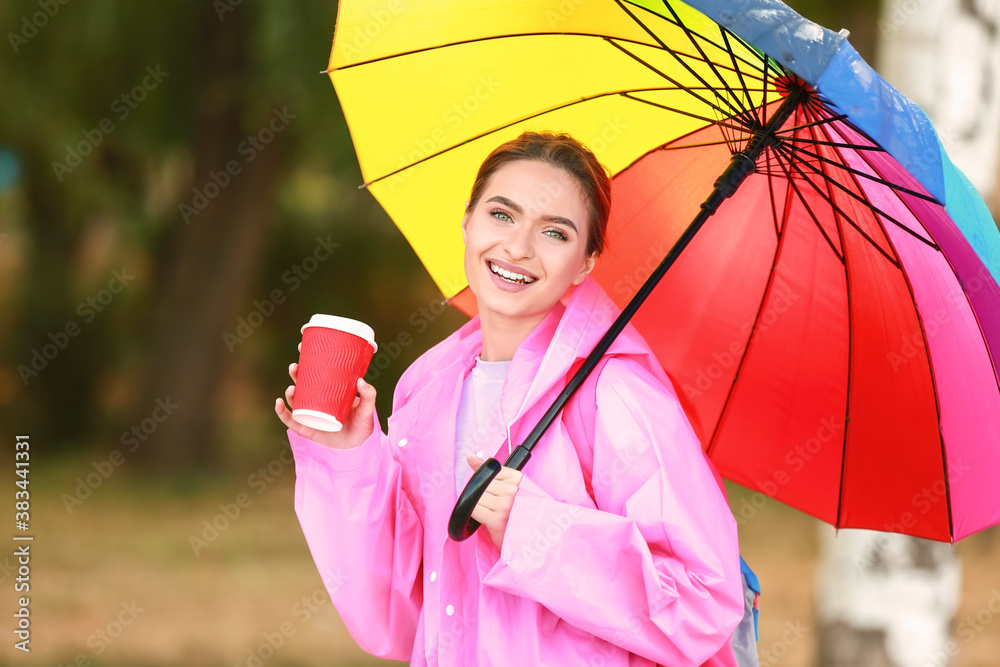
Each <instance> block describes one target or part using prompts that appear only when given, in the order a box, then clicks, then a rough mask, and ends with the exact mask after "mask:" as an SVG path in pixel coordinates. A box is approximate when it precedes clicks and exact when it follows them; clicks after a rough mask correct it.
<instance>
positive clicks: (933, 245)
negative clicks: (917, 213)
mask: <svg viewBox="0 0 1000 667" xmlns="http://www.w3.org/2000/svg"><path fill="white" fill-rule="evenodd" d="M781 148H782V149H783V150H785V149H787V147H785V146H782V147H781ZM799 162H801V163H802V164H804V165H805V166H807V167H809V168H810V169H812V170H813V172H815V173H817V174H819V175H820V176H823V177H824V178H826V176H825V174H823V172H822V171H821V170H820V169H819V168H817V167H815V166H813V165H812V164H810V163H809V162H808V161H806V160H801V161H799ZM795 166H796V169H797V170H798V171H799V173H802V174H803V176H805V173H804V172H802V170H801V169H798V165H797V164H796V165H795ZM806 180H808V179H806ZM831 182H832V183H833V185H836V186H837V187H838V188H840V189H841V190H843V191H844V192H845V193H847V194H848V195H849V196H850V197H852V198H854V199H856V200H858V201H859V202H861V203H862V204H864V205H865V206H867V207H868V208H870V209H871V210H872V211H874V212H875V213H878V214H879V215H880V216H882V217H883V218H885V219H886V220H888V221H889V222H891V223H892V224H894V225H896V226H897V227H899V228H900V229H902V230H903V231H905V232H906V233H907V234H910V235H911V236H913V238H915V239H918V240H920V242H921V243H924V244H926V245H928V246H930V247H931V248H934V249H935V250H940V248H939V247H938V245H937V244H936V243H934V242H933V241H928V240H927V239H925V238H924V237H923V236H921V235H920V234H918V233H916V232H915V231H913V230H912V229H910V228H909V227H907V226H906V225H904V224H903V223H901V222H899V221H898V220H896V219H895V218H894V217H892V216H891V215H889V214H888V213H886V212H885V211H883V210H882V209H880V208H879V207H878V206H875V205H874V204H872V203H871V201H869V200H868V199H867V198H866V197H862V196H860V195H858V194H857V193H856V192H854V191H853V190H851V189H849V188H847V187H846V186H844V185H843V184H842V183H840V182H839V181H837V180H835V179H834V180H831ZM855 183H857V181H856V180H855ZM858 189H859V190H862V188H861V185H860V184H858ZM831 205H834V204H833V203H832V202H831ZM848 219H850V218H849V217H848ZM858 231H859V232H860V231H861V230H860V229H859V230H858ZM861 233H862V234H864V232H861ZM864 236H865V238H869V237H868V235H867V234H864ZM869 240H870V239H869ZM876 245H877V244H876Z"/></svg>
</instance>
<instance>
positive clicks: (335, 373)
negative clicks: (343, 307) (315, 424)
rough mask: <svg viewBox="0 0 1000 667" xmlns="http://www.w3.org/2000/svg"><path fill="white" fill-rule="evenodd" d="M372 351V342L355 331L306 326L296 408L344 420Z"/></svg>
mask: <svg viewBox="0 0 1000 667" xmlns="http://www.w3.org/2000/svg"><path fill="white" fill-rule="evenodd" d="M372 354H374V350H373V349H372V346H371V344H369V343H368V341H366V340H365V339H363V338H360V337H358V336H355V335H354V334H350V333H347V332H345V331H339V330H337V329H328V328H326V327H308V328H307V329H306V330H305V331H304V332H303V333H302V351H301V352H299V370H298V375H297V379H296V383H295V409H296V410H316V411H318V412H323V413H325V414H328V415H332V416H334V417H336V418H337V419H338V420H339V421H340V422H341V423H344V421H345V420H346V419H347V415H348V414H349V413H350V411H351V405H352V404H353V403H354V397H355V396H357V394H358V391H357V382H358V378H359V377H362V376H363V375H364V374H365V371H366V370H368V364H369V362H370V361H371V359H372Z"/></svg>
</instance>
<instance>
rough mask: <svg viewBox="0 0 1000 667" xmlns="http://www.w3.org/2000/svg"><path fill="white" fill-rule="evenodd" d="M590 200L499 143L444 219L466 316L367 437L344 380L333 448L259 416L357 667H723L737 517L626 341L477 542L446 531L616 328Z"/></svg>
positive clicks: (737, 599)
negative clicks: (471, 486)
mask: <svg viewBox="0 0 1000 667" xmlns="http://www.w3.org/2000/svg"><path fill="white" fill-rule="evenodd" d="M610 192H611V186H610V182H609V180H608V177H607V174H606V173H605V171H604V169H603V167H601V165H600V164H599V163H598V162H597V160H596V158H595V157H594V155H593V154H592V153H591V152H590V151H589V150H587V149H586V148H585V147H583V146H582V145H581V144H579V143H578V142H576V141H575V140H573V139H572V138H570V137H568V136H566V135H553V134H549V133H544V134H536V133H525V134H523V135H521V136H520V137H518V138H517V139H516V140H514V141H511V142H508V143H506V144H503V145H501V146H500V147H498V148H497V149H496V150H495V151H494V152H493V153H491V154H490V156H489V157H488V158H487V159H486V161H485V162H484V163H483V165H482V166H481V167H480V170H479V174H478V175H477V178H476V181H475V184H474V186H473V189H472V194H471V197H470V200H469V202H468V203H467V205H466V211H465V215H464V217H463V219H462V236H463V240H464V242H465V272H466V276H467V278H468V281H469V287H470V288H471V290H472V292H473V294H474V295H475V297H476V303H477V306H478V315H477V316H476V317H474V318H473V319H472V320H470V321H469V322H468V323H466V324H465V325H464V326H462V327H461V328H460V329H459V330H458V331H456V332H455V333H454V334H452V335H451V336H449V337H448V338H447V339H445V340H444V341H442V342H441V343H439V344H438V345H436V346H435V347H433V348H432V349H431V350H429V351H428V352H426V353H424V354H423V355H422V356H421V357H420V358H419V359H417V361H415V362H414V363H413V365H412V366H410V367H409V368H408V369H407V370H406V372H405V373H404V374H403V375H402V377H401V378H400V380H399V383H398V384H397V386H396V391H395V394H394V397H393V413H392V415H391V416H390V417H389V433H388V435H386V434H383V433H382V431H381V428H379V427H378V420H377V418H376V416H375V414H374V413H375V407H374V406H375V389H374V388H373V387H371V386H369V385H368V384H366V383H365V382H364V380H359V381H358V392H359V394H360V398H359V399H358V400H357V401H356V403H355V407H354V408H353V411H352V413H351V416H350V417H349V419H348V422H347V423H346V425H345V428H344V430H343V431H341V432H339V433H322V432H318V431H314V430H311V429H309V428H307V427H305V426H302V425H300V424H298V423H296V422H295V421H294V420H293V419H292V417H291V413H290V411H289V409H288V407H286V406H285V404H284V402H282V401H281V399H278V400H277V402H276V404H275V411H276V412H277V414H278V416H279V417H280V418H281V420H282V421H283V422H284V423H285V424H286V425H287V426H288V428H289V431H288V435H289V440H290V442H291V446H292V451H293V453H294V456H295V463H296V474H297V480H296V488H295V509H296V513H297V515H298V517H299V521H300V522H301V524H302V529H303V532H304V534H305V537H306V541H307V542H308V544H309V548H310V550H311V552H312V555H313V558H314V560H315V561H316V564H317V567H318V568H319V570H320V573H321V574H322V575H323V578H324V581H325V582H326V584H327V589H328V591H329V593H330V597H331V599H332V600H333V603H334V605H335V606H336V608H337V610H338V612H339V613H340V615H341V617H342V618H343V620H344V623H345V624H346V625H347V628H348V630H349V631H350V633H351V635H352V637H354V639H355V641H357V642H358V644H359V645H360V646H361V647H362V648H363V649H364V650H366V651H368V652H369V653H372V654H374V655H377V656H380V657H384V658H389V659H397V660H411V664H412V665H442V666H443V665H456V666H458V665H463V666H466V665H529V664H530V665H560V666H563V665H631V666H635V665H653V664H663V665H670V666H672V667H676V666H679V665H701V664H705V665H734V664H735V661H734V658H733V653H732V649H731V648H730V645H729V639H730V636H731V634H732V631H733V628H734V627H735V626H736V625H737V623H738V621H739V620H740V618H741V617H742V614H743V595H742V583H741V578H740V568H739V554H738V549H737V539H736V522H735V520H734V518H733V516H732V514H731V512H730V511H729V508H728V505H727V504H726V501H725V497H724V494H723V491H722V490H721V483H720V480H719V479H718V477H717V476H716V475H715V474H714V471H713V469H712V468H711V466H710V464H709V463H708V461H707V459H706V458H705V456H704V454H703V452H702V450H701V447H700V446H699V443H698V441H697V438H696V437H695V435H694V433H693V431H692V430H691V426H690V425H689V423H688V421H687V419H686V418H685V416H684V413H683V411H682V410H681V407H680V404H679V402H678V400H677V397H676V394H675V393H674V390H673V388H672V386H671V384H670V381H669V380H668V378H667V377H666V375H665V374H664V372H663V370H662V368H660V366H659V364H658V363H657V361H656V359H655V357H654V356H653V354H652V352H651V351H650V349H649V347H648V346H647V345H646V343H645V341H643V340H642V338H641V337H640V336H639V335H638V333H637V332H636V331H635V330H634V329H633V328H632V327H631V326H629V327H627V328H626V330H625V331H624V332H623V333H622V335H620V336H619V337H618V339H617V340H616V341H615V343H614V344H613V345H612V347H611V348H610V350H609V351H608V353H607V354H606V357H607V361H605V362H603V365H602V366H601V367H599V371H600V372H599V374H598V372H597V371H595V373H593V374H592V375H591V377H590V378H588V382H587V383H585V384H584V385H583V387H581V389H580V390H578V392H577V394H576V396H575V397H574V398H573V400H572V401H571V403H570V406H568V407H567V408H566V409H565V410H564V414H563V419H562V421H557V422H555V423H553V425H552V426H551V427H550V428H549V430H548V431H547V432H546V434H545V436H544V437H543V438H542V441H541V442H539V443H538V445H537V447H535V449H534V450H533V452H532V454H533V456H532V460H531V462H530V463H529V464H528V465H527V466H526V468H525V470H524V471H523V472H520V471H516V470H511V469H509V468H504V469H503V470H501V472H500V473H499V474H498V475H497V477H496V478H495V479H494V480H493V481H492V482H491V484H490V486H489V488H488V489H487V492H486V493H485V494H484V495H483V497H482V499H481V500H480V502H479V504H478V506H477V507H476V510H475V512H474V513H473V515H472V516H473V518H474V519H476V520H477V521H479V522H480V523H481V524H482V526H483V527H482V528H481V529H480V530H479V531H478V532H477V533H476V534H475V535H474V536H473V537H472V538H471V539H469V540H467V541H465V542H455V541H453V540H451V539H450V538H449V537H448V536H447V523H448V518H449V516H450V515H451V510H452V508H453V506H454V504H455V500H456V498H457V497H458V494H459V492H460V491H461V489H462V488H463V487H464V485H465V483H466V481H467V480H468V478H469V477H470V476H471V475H472V472H473V470H474V469H475V468H477V467H478V466H479V465H480V464H481V463H482V461H483V460H484V459H485V458H486V456H494V457H495V458H497V459H499V460H500V461H503V460H505V459H506V455H507V453H508V452H509V451H510V450H511V449H512V447H514V446H516V445H517V444H518V443H519V442H520V441H521V440H522V439H523V438H524V437H525V435H526V434H527V433H528V432H529V431H530V430H531V428H532V427H533V426H534V425H535V424H536V423H537V422H538V420H539V417H540V416H541V415H542V414H543V413H544V412H545V410H546V409H547V408H548V407H549V405H550V404H551V403H552V400H553V399H554V398H555V396H556V395H557V394H558V393H559V392H560V391H561V390H562V389H563V387H564V386H565V384H566V381H567V380H568V376H569V373H570V369H571V368H572V367H573V364H574V363H578V362H579V360H581V359H582V358H584V357H585V356H586V355H587V353H588V352H589V351H590V350H591V349H593V347H594V344H595V343H596V342H597V340H598V339H599V337H600V336H601V334H602V333H603V332H604V331H605V330H606V329H607V326H608V324H610V322H612V321H613V319H614V317H616V316H617V314H618V311H617V309H616V308H615V306H614V304H613V303H612V302H611V301H610V299H609V298H608V297H607V295H606V294H605V293H604V292H603V291H602V290H601V288H600V287H599V286H598V285H597V283H596V282H595V281H594V280H593V279H592V278H590V277H589V275H588V274H589V273H590V271H591V270H592V269H593V267H594V263H595V262H596V260H597V257H598V256H599V254H600V252H601V251H602V249H603V244H604V235H605V229H606V226H607V220H608V215H609V211H610ZM289 370H290V374H291V376H292V379H293V380H294V379H295V371H296V369H295V364H292V366H291V367H290V369H289ZM285 397H286V400H287V401H288V403H289V405H290V404H291V403H292V400H293V398H294V387H289V388H288V389H287V390H286V392H285Z"/></svg>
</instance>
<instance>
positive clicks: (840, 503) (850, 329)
mask: <svg viewBox="0 0 1000 667" xmlns="http://www.w3.org/2000/svg"><path fill="white" fill-rule="evenodd" d="M817 132H824V133H825V131H824V130H817V129H816V128H815V127H810V128H809V134H810V135H811V136H813V137H814V138H815V136H816V133H817ZM807 180H809V179H807ZM824 180H825V181H826V188H827V194H826V200H827V201H828V202H831V204H832V202H833V191H832V189H831V186H830V180H831V179H829V178H825V179H824ZM810 184H812V185H813V186H814V187H815V184H813V183H812V181H811V180H810ZM817 189H818V188H817ZM820 196H823V193H822V192H820ZM832 208H833V211H834V223H835V227H836V229H837V237H838V238H839V239H840V247H841V248H842V249H843V257H842V259H841V262H842V266H843V267H844V290H845V294H846V295H847V391H846V395H845V396H844V441H843V446H842V447H841V449H840V452H841V453H840V480H839V482H840V483H839V484H838V487H839V488H838V489H837V517H836V524H835V525H836V527H837V528H838V529H839V528H840V525H841V523H842V513H843V507H844V490H845V489H846V488H847V483H846V470H847V433H848V429H849V428H850V422H851V378H852V375H851V373H852V369H853V366H854V363H853V357H852V352H853V348H854V314H853V312H852V310H851V298H850V296H851V279H850V270H849V269H848V266H847V244H846V243H845V239H844V226H843V224H841V223H839V221H838V217H844V218H845V219H846V220H847V221H848V222H849V223H850V224H851V226H852V227H855V229H857V225H856V224H855V223H854V221H853V220H851V219H850V217H847V216H842V213H841V211H840V210H839V208H838V207H837V206H836V205H833V207H832ZM873 245H874V247H875V248H876V249H878V250H881V248H879V246H878V244H875V243H873ZM883 254H884V253H883ZM890 261H891V260H890ZM900 270H902V269H900Z"/></svg>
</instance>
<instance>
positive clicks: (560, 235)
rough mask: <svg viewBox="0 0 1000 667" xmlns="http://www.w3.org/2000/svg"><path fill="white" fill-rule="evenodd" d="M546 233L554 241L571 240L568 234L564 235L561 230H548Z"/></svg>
mask: <svg viewBox="0 0 1000 667" xmlns="http://www.w3.org/2000/svg"><path fill="white" fill-rule="evenodd" d="M544 233H545V234H548V235H549V236H551V237H552V238H554V239H559V240H560V241H568V240H569V237H568V236H566V234H564V233H563V231H562V230H560V229H546V230H545V232H544Z"/></svg>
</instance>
